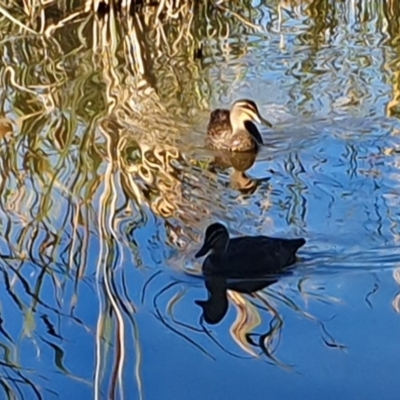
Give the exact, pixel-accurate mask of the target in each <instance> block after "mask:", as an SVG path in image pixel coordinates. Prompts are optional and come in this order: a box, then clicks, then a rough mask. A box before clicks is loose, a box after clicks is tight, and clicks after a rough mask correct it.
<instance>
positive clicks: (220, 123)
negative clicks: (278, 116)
mask: <svg viewBox="0 0 400 400" xmlns="http://www.w3.org/2000/svg"><path fill="white" fill-rule="evenodd" d="M254 122H257V123H259V124H264V125H266V126H269V127H272V124H271V123H270V122H269V121H267V120H266V119H264V118H263V117H262V116H261V114H260V112H259V111H258V108H257V105H256V103H254V101H252V100H248V99H241V100H237V101H235V103H233V105H232V108H231V110H225V109H220V108H218V109H216V110H214V111H212V112H211V114H210V120H209V122H208V126H207V138H206V144H207V145H208V146H209V147H212V148H214V149H217V150H226V151H231V152H257V150H258V148H259V146H260V145H262V144H263V140H262V137H261V134H260V132H259V131H258V129H257V126H256V125H255V124H254Z"/></svg>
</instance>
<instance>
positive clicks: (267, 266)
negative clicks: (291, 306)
mask: <svg viewBox="0 0 400 400" xmlns="http://www.w3.org/2000/svg"><path fill="white" fill-rule="evenodd" d="M305 243H306V241H305V239H303V238H299V239H282V238H274V237H268V236H243V237H237V238H233V239H230V238H229V233H228V230H227V229H226V227H225V226H224V225H222V224H220V223H213V224H211V225H210V226H209V227H208V228H207V229H206V233H205V239H204V243H203V246H202V247H201V249H200V250H199V251H198V252H197V253H196V255H195V257H196V258H199V257H203V256H205V255H207V254H208V253H210V254H209V255H208V256H207V257H206V259H205V260H204V262H203V267H202V271H203V274H204V275H205V276H210V275H214V276H215V275H222V276H224V277H229V278H251V277H261V276H263V275H264V276H265V275H271V274H277V273H279V272H281V271H282V270H283V269H284V268H286V267H288V266H290V265H292V264H294V263H295V262H296V261H297V258H296V252H297V250H298V249H299V248H300V247H302V246H303V245H304V244H305Z"/></svg>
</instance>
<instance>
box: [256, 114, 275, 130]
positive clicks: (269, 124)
mask: <svg viewBox="0 0 400 400" xmlns="http://www.w3.org/2000/svg"><path fill="white" fill-rule="evenodd" d="M259 118H260V124H263V125H265V126H268V128H272V126H273V125H272V124H271V122H269V121H268V120H266V119H265V118H263V117H262V116H261V115H260V117H259Z"/></svg>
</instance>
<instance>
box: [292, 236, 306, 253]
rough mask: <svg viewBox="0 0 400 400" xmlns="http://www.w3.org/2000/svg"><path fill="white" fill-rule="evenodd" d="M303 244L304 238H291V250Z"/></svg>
mask: <svg viewBox="0 0 400 400" xmlns="http://www.w3.org/2000/svg"><path fill="white" fill-rule="evenodd" d="M305 244H306V240H305V239H303V238H300V239H293V240H291V247H292V249H293V252H296V251H297V250H298V249H299V248H300V247H302V246H304V245H305Z"/></svg>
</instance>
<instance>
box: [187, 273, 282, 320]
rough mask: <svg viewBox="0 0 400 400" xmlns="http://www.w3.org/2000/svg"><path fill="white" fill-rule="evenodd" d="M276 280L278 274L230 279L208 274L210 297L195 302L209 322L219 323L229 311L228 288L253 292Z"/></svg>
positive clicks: (206, 283)
mask: <svg viewBox="0 0 400 400" xmlns="http://www.w3.org/2000/svg"><path fill="white" fill-rule="evenodd" d="M276 282H278V277H277V276H276V277H270V278H266V277H263V278H254V279H243V280H237V279H236V280H235V279H233V280H230V279H229V278H227V277H224V276H206V277H205V286H206V289H207V291H208V299H207V300H196V301H195V303H196V304H197V305H199V306H200V307H201V308H202V309H203V318H204V321H205V322H206V323H207V324H210V325H214V324H218V323H219V322H220V321H221V320H222V319H223V318H224V317H225V314H226V313H227V311H228V307H229V300H228V295H227V290H233V291H235V292H239V293H245V294H246V293H247V294H252V293H254V292H258V291H259V290H262V289H264V288H266V287H268V286H269V285H272V284H273V283H276Z"/></svg>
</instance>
